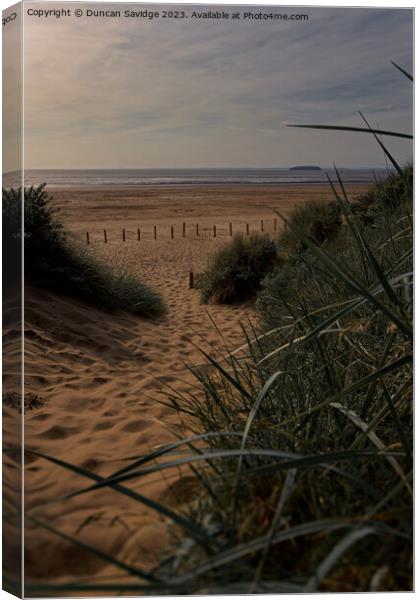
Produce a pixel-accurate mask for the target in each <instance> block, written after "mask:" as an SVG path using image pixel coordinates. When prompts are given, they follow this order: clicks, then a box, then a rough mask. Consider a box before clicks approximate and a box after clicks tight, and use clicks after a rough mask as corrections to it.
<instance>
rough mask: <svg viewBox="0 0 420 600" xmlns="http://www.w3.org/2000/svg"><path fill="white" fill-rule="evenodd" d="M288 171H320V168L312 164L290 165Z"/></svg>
mask: <svg viewBox="0 0 420 600" xmlns="http://www.w3.org/2000/svg"><path fill="white" fill-rule="evenodd" d="M289 171H322V169H321V167H316V166H314V165H302V166H299V167H290V169H289Z"/></svg>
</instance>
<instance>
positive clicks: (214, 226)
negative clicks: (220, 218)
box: [213, 225, 216, 237]
mask: <svg viewBox="0 0 420 600" xmlns="http://www.w3.org/2000/svg"><path fill="white" fill-rule="evenodd" d="M213 237H216V225H213Z"/></svg>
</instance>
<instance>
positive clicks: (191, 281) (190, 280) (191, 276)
mask: <svg viewBox="0 0 420 600" xmlns="http://www.w3.org/2000/svg"><path fill="white" fill-rule="evenodd" d="M189 286H190V290H192V289H193V288H194V273H193V272H192V271H190V277H189Z"/></svg>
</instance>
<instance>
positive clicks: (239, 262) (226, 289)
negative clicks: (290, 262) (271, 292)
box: [199, 234, 278, 304]
mask: <svg viewBox="0 0 420 600" xmlns="http://www.w3.org/2000/svg"><path fill="white" fill-rule="evenodd" d="M277 260H278V257H277V249H276V245H275V243H274V242H273V241H272V240H271V239H270V238H269V237H268V236H264V235H256V234H254V235H251V236H250V237H249V238H247V237H245V236H244V235H242V234H237V235H236V236H235V237H234V238H233V240H232V242H231V243H230V244H229V245H228V246H226V247H224V248H222V250H220V251H219V252H218V253H217V254H215V255H214V256H213V257H212V259H211V261H210V264H209V266H208V268H207V270H206V272H205V273H204V274H203V275H202V276H201V277H200V280H199V287H200V288H201V297H202V300H203V301H204V302H209V301H211V300H212V301H215V302H219V303H221V304H233V303H235V302H243V301H246V300H250V299H253V298H255V297H256V294H257V292H258V290H259V289H260V284H261V281H262V279H263V278H264V277H265V275H267V273H269V272H270V271H271V270H272V269H273V268H274V266H275V264H276V263H277Z"/></svg>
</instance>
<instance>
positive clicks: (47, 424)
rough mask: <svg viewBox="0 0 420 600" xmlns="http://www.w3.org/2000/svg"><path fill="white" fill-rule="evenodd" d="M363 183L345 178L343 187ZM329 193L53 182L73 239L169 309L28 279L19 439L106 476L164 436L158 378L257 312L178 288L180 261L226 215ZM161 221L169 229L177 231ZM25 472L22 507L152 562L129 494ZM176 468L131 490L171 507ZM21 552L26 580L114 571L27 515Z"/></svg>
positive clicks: (170, 424)
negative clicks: (97, 300) (83, 490)
mask: <svg viewBox="0 0 420 600" xmlns="http://www.w3.org/2000/svg"><path fill="white" fill-rule="evenodd" d="M360 190H361V188H360V186H353V188H352V190H351V191H352V192H353V193H357V192H358V191H360ZM327 195H328V191H327V188H326V187H324V186H314V187H310V186H300V188H299V189H297V188H290V189H289V188H285V187H283V188H281V189H278V190H276V189H273V188H272V187H271V188H264V189H260V188H259V189H258V190H256V189H249V188H243V189H239V188H234V189H226V188H220V189H210V190H203V189H200V190H197V189H195V190H193V189H191V188H188V189H179V190H169V189H165V190H163V191H162V190H147V191H141V190H140V191H138V190H137V191H133V190H129V191H127V190H112V192H111V191H109V190H99V191H98V190H96V191H90V190H64V191H57V190H54V203H55V205H56V206H57V207H59V208H60V209H61V217H62V219H63V220H64V222H65V224H66V226H67V227H68V228H69V230H70V231H71V232H72V233H73V234H74V238H75V239H76V240H79V241H80V242H81V243H84V242H85V238H84V233H85V231H86V230H89V231H91V233H92V234H93V237H91V244H90V245H89V247H88V250H89V252H92V253H94V254H95V255H97V256H99V257H101V258H103V259H104V260H106V261H107V262H108V263H109V264H111V265H113V266H114V267H115V268H117V269H120V270H124V271H128V272H130V273H133V274H135V275H138V276H139V277H140V278H141V279H142V280H143V281H145V282H147V283H149V284H151V285H152V286H153V287H154V288H155V289H157V290H158V291H159V292H160V293H161V294H162V296H163V297H164V299H165V301H166V303H167V305H168V309H169V310H168V314H167V315H166V316H165V317H163V318H161V319H156V320H146V319H142V318H139V317H135V316H132V315H126V314H109V313H105V312H102V311H99V310H97V309H95V308H93V307H91V306H87V305H85V304H83V303H81V302H79V301H76V300H74V299H71V298H64V297H58V296H56V295H54V294H52V293H49V292H47V291H42V290H38V289H35V288H32V287H29V286H28V287H27V288H26V297H25V330H26V334H25V336H26V341H25V361H26V371H25V389H26V392H27V393H31V394H33V395H35V396H36V397H37V398H38V404H37V406H36V407H35V408H33V409H32V410H27V411H26V416H25V443H26V447H27V448H29V449H34V450H37V451H40V452H43V453H46V454H49V455H51V456H54V457H57V458H60V459H63V460H65V461H68V462H70V463H73V464H75V465H78V466H79V467H82V468H84V469H87V470H89V471H92V472H94V473H95V474H97V475H99V476H105V475H109V474H111V473H112V472H113V471H115V470H117V469H119V468H121V467H122V466H124V465H125V464H126V463H125V462H124V459H125V458H127V457H129V456H133V455H141V454H144V453H146V452H148V451H150V450H152V449H155V448H157V447H159V446H160V445H162V444H164V443H166V442H168V441H170V440H173V439H174V433H173V432H174V431H175V430H176V429H177V428H179V418H178V417H177V415H176V413H174V411H173V410H171V409H170V408H168V407H167V406H164V405H163V404H161V403H159V400H160V399H162V398H164V397H165V396H164V395H163V392H165V391H166V390H167V389H168V388H167V386H168V385H169V386H172V387H174V388H175V389H176V390H177V391H179V392H181V393H182V392H188V391H189V390H190V389H191V386H192V385H193V383H194V381H193V377H192V375H191V373H190V372H189V370H188V368H187V366H186V365H187V364H188V363H192V364H199V363H200V362H202V361H203V358H202V356H201V354H200V351H199V348H200V347H201V348H205V349H206V350H207V351H209V352H210V353H211V354H213V355H214V356H215V355H216V354H217V353H218V352H225V351H226V346H225V345H226V343H227V344H228V345H229V347H232V348H233V347H235V346H237V345H239V344H240V343H241V342H242V340H243V338H242V332H241V328H240V322H246V321H247V320H248V319H251V320H252V321H253V322H255V320H256V316H255V314H254V311H253V308H252V307H251V306H215V305H209V306H206V305H203V304H201V303H200V297H199V292H198V291H197V290H191V289H189V286H188V273H189V271H190V270H193V271H194V272H195V273H198V272H200V271H202V270H203V269H204V267H205V264H206V262H207V260H208V257H209V256H210V255H211V254H212V253H213V252H214V251H215V250H216V249H217V248H219V247H221V246H222V245H223V244H225V243H226V241H228V239H229V231H228V228H227V225H226V224H227V223H229V222H230V221H232V222H233V223H235V227H236V228H243V227H244V225H245V224H246V223H247V222H253V223H255V227H256V228H258V226H259V222H260V219H262V218H264V219H266V220H267V228H268V223H269V222H270V223H271V224H273V223H274V221H273V219H274V217H275V214H274V208H275V207H279V208H281V209H282V210H283V211H287V212H289V211H290V210H291V209H292V207H293V205H294V203H295V202H297V201H298V200H300V201H306V200H307V199H309V198H314V197H316V198H319V197H325V196H327ZM139 214H140V215H141V219H139ZM184 221H187V223H188V225H189V229H188V235H187V237H186V238H182V237H181V231H182V228H181V225H182V222H184ZM196 222H199V223H200V227H202V229H201V232H202V235H200V237H197V236H195V235H194V226H193V225H194V223H196ZM156 223H157V224H158V226H159V232H162V235H161V236H160V237H159V239H158V240H157V241H154V240H152V239H151V237H148V236H147V235H145V236H144V238H142V239H141V241H138V240H137V239H136V236H135V233H133V236H131V237H129V236H127V239H126V242H125V243H124V242H123V241H122V239H121V236H120V234H121V228H122V227H126V228H127V231H128V232H129V233H130V232H136V230H137V227H140V226H141V227H142V228H144V231H145V232H146V231H148V232H149V233H150V236H151V232H152V226H153V225H154V224H156ZM214 223H217V224H218V227H219V231H220V235H218V237H217V238H216V239H214V238H212V237H211V233H212V229H211V227H212V225H213V224H214ZM171 226H175V227H176V228H177V229H176V232H177V237H176V239H174V240H172V239H171V238H170V227H171ZM273 226H274V225H273ZM104 227H106V228H107V230H108V242H107V243H106V244H105V243H104V242H103V237H101V236H102V231H103V229H104ZM223 228H224V229H223ZM163 232H165V235H163ZM205 232H207V234H208V235H205ZM271 233H272V234H274V231H271ZM95 235H96V237H95ZM15 317H16V315H15ZM212 321H214V322H215V323H216V324H217V325H218V328H219V329H218V330H217V329H216V328H215V327H214V324H213V322H212ZM16 327H18V322H17V317H16V318H15V319H13V317H11V318H10V319H9V321H8V324H7V330H6V342H7V340H8V339H9V338H7V335H9V337H10V343H9V345H10V348H9V350H10V352H12V353H13V352H17V351H18V349H17V348H16V347H15V346H16V340H15V341H13V339H14V338H13V335H12V334H11V333H10V332H12V331H13V330H14V329H16ZM13 344H15V346H13ZM6 366H7V365H6ZM16 376H18V373H16V372H13V367H12V366H10V369H9V371H8V370H7V369H6V372H5V377H6V379H5V381H6V382H7V384H8V386H9V387H10V388H13V385H16ZM12 418H16V409H14V408H13V407H10V406H8V407H5V424H6V427H7V424H8V422H11V421H10V420H11V419H12ZM8 419H9V421H8ZM25 477H26V495H25V504H26V506H25V507H26V509H27V510H29V511H35V512H33V514H36V515H37V517H38V518H40V519H42V520H44V521H46V522H48V523H49V524H51V525H53V526H54V527H57V528H58V529H60V530H61V531H63V532H65V533H67V534H71V535H73V536H74V535H77V536H78V537H79V539H80V540H82V541H84V542H85V543H88V544H91V545H93V546H95V547H98V548H100V549H101V550H102V551H104V552H107V553H109V554H111V555H113V556H117V557H119V558H122V559H124V560H126V561H128V562H129V563H130V564H132V565H136V566H141V567H151V566H153V565H154V564H155V563H156V562H157V561H158V560H159V559H161V558H162V556H163V555H164V552H165V549H167V548H168V547H169V541H170V540H169V536H168V530H167V528H166V524H165V522H163V521H162V519H161V517H160V516H159V515H158V514H157V513H156V512H154V511H152V510H151V509H150V508H147V507H146V506H144V507H142V506H141V505H140V504H138V503H136V502H134V501H133V500H132V499H130V498H128V497H126V496H123V495H121V494H117V493H116V492H115V491H113V490H110V489H104V490H100V491H99V490H98V491H96V492H90V493H88V494H85V495H83V496H80V497H78V498H74V499H72V500H70V501H65V502H64V501H56V502H52V501H54V500H57V499H59V498H60V497H62V496H64V495H65V494H68V493H71V492H73V491H74V490H76V489H78V488H80V487H82V486H86V485H87V484H88V483H89V482H88V480H87V479H86V478H83V477H82V476H80V475H77V474H73V473H70V472H68V471H66V470H64V469H62V468H61V467H58V466H54V465H52V464H51V463H49V462H47V461H46V460H44V459H42V458H35V457H33V456H32V457H30V456H28V458H27V461H26V466H25ZM179 479H180V474H179V472H174V473H171V474H169V475H168V476H166V477H165V478H164V477H163V476H161V477H157V476H155V475H154V476H148V477H145V478H144V479H142V480H141V481H133V482H132V484H131V485H130V487H131V488H132V489H134V490H136V491H138V492H139V493H142V494H144V495H146V496H148V497H150V498H153V499H155V500H157V501H160V502H162V503H165V504H166V505H169V506H172V507H177V506H179V504H182V503H183V502H185V501H188V500H190V499H191V498H192V497H194V482H193V480H192V478H191V477H190V476H188V475H187V474H185V478H183V479H182V480H181V481H179ZM35 509H36V510H35ZM26 560H27V563H26V575H27V577H28V579H32V580H40V579H42V580H45V579H60V580H66V579H68V578H70V577H71V578H74V577H83V576H86V575H89V577H90V581H93V580H92V576H93V575H94V574H95V575H98V576H99V575H101V576H103V575H106V574H111V573H113V572H114V570H113V568H110V567H105V566H104V562H103V561H102V560H101V559H99V558H98V557H95V556H93V555H91V554H89V553H87V552H84V551H82V550H81V549H80V548H77V547H75V546H72V545H71V544H69V543H68V542H66V541H65V540H62V539H60V538H58V537H55V536H54V535H52V534H51V533H49V532H47V531H45V530H42V529H41V528H39V527H36V526H35V525H34V524H33V523H31V522H30V521H29V520H27V521H26Z"/></svg>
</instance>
